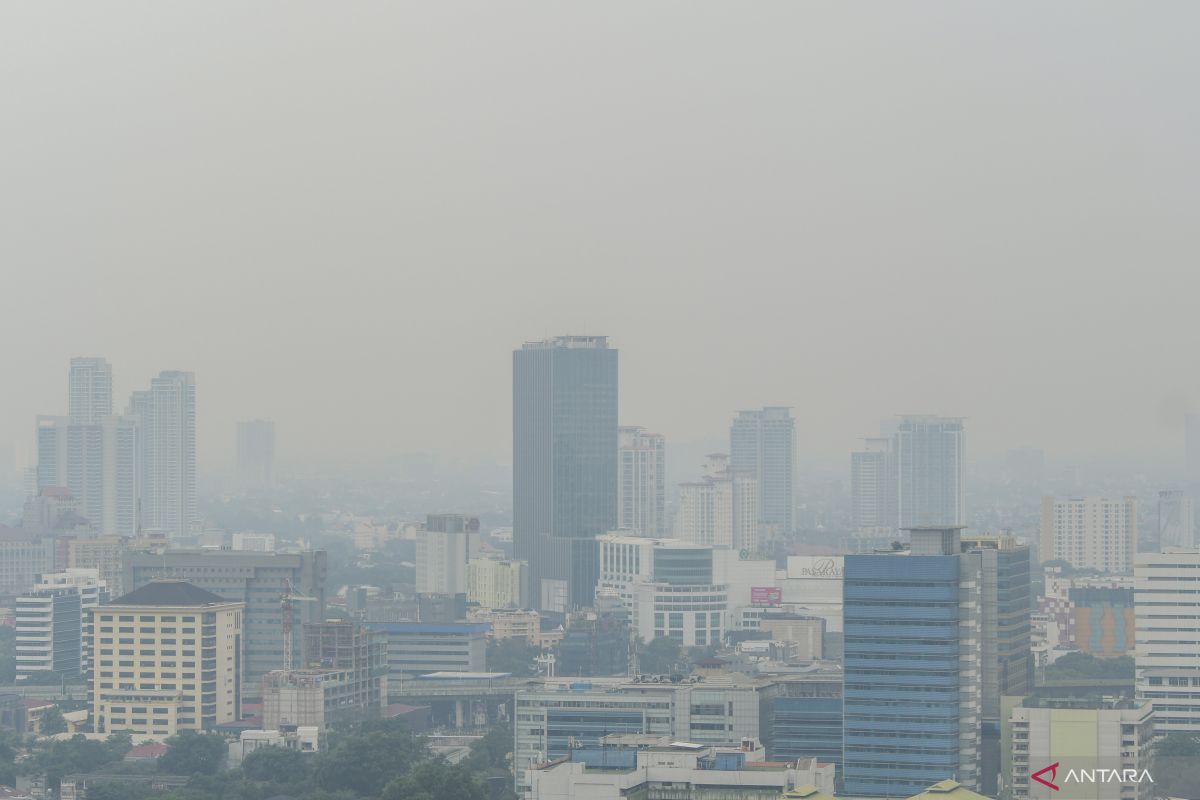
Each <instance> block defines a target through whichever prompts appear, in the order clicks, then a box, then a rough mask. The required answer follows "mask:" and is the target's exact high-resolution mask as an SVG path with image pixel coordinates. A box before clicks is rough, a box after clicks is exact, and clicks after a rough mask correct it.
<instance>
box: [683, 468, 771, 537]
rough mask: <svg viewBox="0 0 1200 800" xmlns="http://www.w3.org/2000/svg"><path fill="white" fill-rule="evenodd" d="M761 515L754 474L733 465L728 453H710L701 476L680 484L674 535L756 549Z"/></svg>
mask: <svg viewBox="0 0 1200 800" xmlns="http://www.w3.org/2000/svg"><path fill="white" fill-rule="evenodd" d="M760 517H761V514H760V512H759V493H758V481H756V480H755V479H754V476H753V474H751V473H749V472H738V471H737V470H735V469H732V468H731V467H730V465H729V456H727V455H725V454H724V453H713V454H711V455H709V457H708V463H707V464H706V465H705V474H704V477H703V478H701V479H700V480H698V481H692V482H690V483H681V484H680V485H679V512H678V513H677V514H676V515H675V538H677V539H682V540H683V541H685V542H693V543H695V544H705V545H712V546H714V547H726V548H732V549H734V550H739V551H741V550H745V551H747V552H748V553H755V552H757V551H758V549H759V536H758V520H759V518H760Z"/></svg>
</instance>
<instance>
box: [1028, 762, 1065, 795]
mask: <svg viewBox="0 0 1200 800" xmlns="http://www.w3.org/2000/svg"><path fill="white" fill-rule="evenodd" d="M1047 772H1049V773H1050V780H1046V779H1045V778H1043V777H1042V776H1043V775H1045V774H1046V773H1047ZM1029 777H1031V778H1033V779H1034V780H1035V781H1037V782H1038V783H1040V784H1041V785H1042V786H1049V787H1050V788H1051V789H1053V790H1054V791H1056V792H1057V791H1058V787H1057V786H1055V785H1054V780H1055V779H1056V778H1058V762H1057V761H1055V762H1054V763H1053V764H1051V765H1050V766H1048V767H1042V768H1041V769H1039V770H1038V771H1037V772H1035V773H1033V774H1032V775H1030V776H1029Z"/></svg>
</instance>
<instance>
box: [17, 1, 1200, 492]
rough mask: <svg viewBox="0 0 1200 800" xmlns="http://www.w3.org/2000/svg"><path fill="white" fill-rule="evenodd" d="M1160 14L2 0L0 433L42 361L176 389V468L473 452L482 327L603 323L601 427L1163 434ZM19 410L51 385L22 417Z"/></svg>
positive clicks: (1142, 451)
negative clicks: (891, 425) (915, 427)
mask: <svg viewBox="0 0 1200 800" xmlns="http://www.w3.org/2000/svg"><path fill="white" fill-rule="evenodd" d="M1197 16H1200V12H1198V11H1197V9H1196V8H1195V7H1194V6H1191V5H1189V4H1171V3H1165V4H1155V6H1154V7H1153V9H1152V10H1147V9H1142V8H1134V7H1131V6H1127V5H1121V4H1079V3H1060V4H1053V5H1052V6H1050V7H1046V6H1044V5H1042V4H1035V3H1018V4H1005V5H1004V6H1003V7H996V6H988V7H984V6H977V5H968V4H957V3H932V2H931V3H903V4H887V5H885V6H883V7H878V8H872V9H870V11H869V13H868V12H867V11H866V10H865V9H864V8H862V7H858V6H856V5H854V4H840V3H805V4H791V3H765V4H754V6H753V7H750V8H747V7H744V6H742V5H740V4H719V3H700V4H695V3H652V4H636V3H619V4H603V5H598V4H593V5H579V4H570V5H562V4H539V3H513V4H508V3H505V4H496V5H491V4H487V5H481V4H460V3H448V4H442V3H425V4H418V3H401V4H384V5H379V6H371V7H367V6H362V7H358V8H357V9H355V10H354V11H353V12H347V11H346V10H345V9H342V8H338V7H335V6H330V5H327V4H318V3H297V4H290V5H289V6H288V9H287V13H286V14H283V13H281V11H280V9H279V8H278V7H275V6H268V5H257V4H242V3H206V4H196V3H192V4H168V5H160V6H153V7H137V6H134V5H125V4H110V3H104V4H87V5H85V6H83V7H78V6H74V5H70V4H60V3H37V4H21V5H13V6H10V7H9V8H8V9H6V11H5V13H4V18H5V22H4V25H3V26H2V29H0V53H3V55H2V56H0V57H2V58H3V64H4V69H3V73H4V75H5V77H4V78H3V80H4V82H5V84H6V91H5V96H6V98H7V100H6V102H5V103H4V106H3V108H2V109H0V118H2V119H3V128H4V130H5V131H6V135H5V139H6V142H7V146H6V147H5V148H4V153H3V155H0V158H2V159H3V173H4V175H5V180H4V182H3V183H4V185H3V188H0V202H3V211H4V213H3V216H2V219H3V222H0V225H3V229H2V230H3V241H4V252H5V256H6V257H5V262H6V264H7V266H6V268H5V270H4V272H5V275H6V277H5V281H4V292H3V294H2V296H0V297H2V299H0V304H2V305H0V320H2V321H0V325H2V326H3V327H2V329H0V330H2V332H3V335H4V338H5V340H6V341H8V342H9V343H10V345H9V347H7V348H6V355H7V358H6V370H7V374H9V375H10V376H11V378H10V379H11V380H13V381H15V382H16V383H18V384H19V385H20V386H21V391H20V392H6V393H5V398H4V401H3V403H2V404H0V409H2V410H3V413H2V414H0V442H5V441H7V442H11V443H12V444H13V446H14V447H15V448H16V453H17V457H18V459H20V460H28V458H29V457H30V456H31V447H32V442H31V438H30V425H29V420H30V419H32V417H33V415H35V414H36V413H47V404H48V400H49V398H51V397H53V396H55V394H56V392H57V391H58V389H59V386H60V384H61V383H62V379H63V374H64V364H65V363H66V362H67V360H68V359H69V358H71V357H73V356H77V355H94V354H95V355H103V356H104V357H106V358H108V360H109V361H110V362H112V363H113V365H114V382H115V385H116V386H117V387H119V388H120V392H119V393H120V394H122V395H123V394H125V393H126V392H127V391H128V390H130V389H132V388H134V386H135V385H138V384H140V383H143V382H145V381H146V380H148V379H149V378H150V376H152V375H153V374H155V373H156V372H157V371H158V370H159V369H162V368H164V367H169V368H176V369H185V370H190V371H194V372H195V373H196V374H197V377H198V381H199V383H200V389H199V394H198V403H199V406H200V408H201V409H202V410H203V413H201V414H200V415H199V416H198V421H197V425H198V434H199V438H198V449H199V459H200V464H201V468H202V469H219V468H224V467H226V466H227V465H229V464H231V463H232V459H233V454H232V437H231V435H230V434H229V431H230V430H231V429H232V426H233V423H234V421H235V420H237V419H240V418H242V417H245V416H269V417H271V418H273V419H275V420H276V422H277V425H278V426H279V429H280V431H281V432H283V431H286V434H287V436H286V445H283V444H282V443H281V448H280V458H281V459H283V460H286V461H287V462H288V463H296V464H302V465H303V464H311V463H314V462H316V463H319V462H323V461H330V462H334V463H338V462H345V461H363V460H368V461H369V460H374V459H379V458H384V457H387V456H392V455H395V454H399V453H409V452H421V453H437V454H439V455H441V456H442V457H445V458H448V459H455V460H462V461H467V462H475V461H480V460H482V461H496V462H505V461H507V460H508V459H509V457H510V455H511V447H512V442H511V431H510V429H509V428H510V422H511V411H510V408H511V406H510V403H511V398H510V392H509V390H508V381H509V376H508V371H509V368H510V364H509V350H511V348H512V347H513V346H515V345H518V344H519V343H520V342H523V341H526V340H531V339H540V338H544V337H546V336H549V335H556V334H559V333H582V334H597V333H599V334H605V335H608V336H610V337H611V338H612V340H613V342H614V344H615V345H616V346H618V347H620V349H621V412H620V416H621V421H622V424H626V423H630V424H633V423H636V424H644V425H648V426H650V427H652V428H654V429H655V430H658V431H660V432H662V433H664V434H665V435H667V436H668V437H669V438H670V439H671V440H672V441H677V442H684V441H705V440H711V439H716V438H719V437H720V436H721V435H722V431H723V429H724V427H725V426H726V425H727V424H728V420H727V417H728V414H729V411H730V410H731V409H736V408H743V407H754V406H760V405H765V404H777V405H789V406H792V407H793V408H794V409H795V410H796V415H797V420H798V428H797V445H798V457H799V458H800V460H801V461H802V462H809V461H812V462H816V463H819V464H823V465H827V466H833V467H836V466H838V465H840V464H841V463H843V459H844V456H843V454H844V452H845V451H846V449H847V448H848V447H850V446H852V445H853V444H854V443H855V441H856V440H857V438H858V437H861V436H863V435H869V434H871V433H872V432H873V428H874V426H875V425H876V424H877V420H878V419H880V418H885V417H890V416H892V415H894V414H897V413H909V412H914V411H915V412H922V413H923V412H930V413H942V414H955V415H961V416H965V417H968V418H969V419H970V427H971V432H972V438H971V446H970V451H969V458H974V457H981V458H983V457H998V456H1001V455H1003V453H1004V452H1005V450H1006V449H1009V448H1011V447H1016V446H1037V447H1040V448H1043V449H1044V450H1045V451H1046V452H1047V455H1048V456H1050V457H1054V458H1057V459H1061V460H1064V461H1066V462H1072V463H1073V462H1078V461H1090V460H1094V459H1103V460H1107V461H1121V460H1131V461H1136V462H1139V463H1147V462H1149V463H1154V462H1161V463H1164V464H1168V465H1175V464H1177V463H1179V462H1181V459H1182V450H1181V448H1180V446H1179V437H1180V435H1181V426H1182V415H1183V413H1184V412H1185V411H1188V410H1194V409H1195V408H1196V407H1198V405H1200V379H1198V378H1197V376H1196V371H1195V370H1194V369H1191V368H1189V367H1188V364H1189V362H1190V361H1191V360H1192V358H1191V347H1192V344H1193V342H1194V341H1195V339H1196V334H1197V325H1198V324H1200V323H1197V321H1196V318H1195V315H1194V314H1193V313H1192V306H1193V298H1194V296H1195V294H1196V291H1197V290H1198V289H1200V286H1198V283H1200V277H1198V276H1197V271H1196V269H1195V268H1194V261H1195V256H1196V246H1195V241H1194V236H1193V235H1192V233H1193V232H1192V228H1193V227H1194V218H1195V213H1196V207H1197V197H1196V185H1197V177H1198V175H1197V171H1198V169H1200V164H1198V163H1197V158H1196V150H1195V147H1194V143H1195V140H1196V136H1197V133H1198V131H1197V125H1198V123H1200V119H1198V115H1197V112H1196V108H1195V105H1194V104H1192V103H1188V102H1186V101H1185V98H1186V97H1188V96H1189V95H1190V94H1191V93H1192V87H1193V83H1194V80H1195V77H1196V71H1197V59H1198V56H1197V54H1196V53H1195V51H1194V48H1192V47H1191V45H1190V41H1189V34H1188V32H1189V31H1190V30H1191V29H1192V28H1193V24H1194V23H1196V22H1198V21H1200V20H1197V19H1196V17H1197ZM51 410H53V409H51Z"/></svg>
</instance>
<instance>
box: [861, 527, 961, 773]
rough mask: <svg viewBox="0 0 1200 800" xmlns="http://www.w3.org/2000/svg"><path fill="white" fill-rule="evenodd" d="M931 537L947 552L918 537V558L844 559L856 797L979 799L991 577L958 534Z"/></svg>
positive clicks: (939, 533) (952, 531) (950, 532)
mask: <svg viewBox="0 0 1200 800" xmlns="http://www.w3.org/2000/svg"><path fill="white" fill-rule="evenodd" d="M929 533H930V534H931V535H930V536H929V537H925V538H926V541H929V540H936V541H940V542H941V544H940V546H931V547H924V546H918V540H917V538H916V537H915V536H914V548H913V553H914V554H911V555H910V554H895V555H893V554H886V555H884V554H881V555H849V556H846V557H845V562H844V564H845V576H844V579H843V593H844V631H845V642H844V649H845V658H844V670H845V688H844V724H843V744H844V761H843V775H844V781H845V790H846V793H847V794H849V795H854V796H863V797H894V796H897V795H903V794H906V793H909V792H911V793H916V792H919V791H921V790H922V789H924V788H925V787H927V786H929V785H931V784H933V783H936V782H938V781H941V780H945V779H948V778H953V779H955V780H957V781H958V782H959V783H961V784H963V785H965V786H967V787H968V788H972V789H973V788H977V786H978V783H979V780H980V775H979V769H980V766H979V762H980V748H981V744H982V733H983V729H982V708H981V705H982V675H981V673H982V669H983V666H982V647H981V639H982V635H983V631H982V619H981V612H980V608H981V603H982V583H983V580H982V574H981V573H982V569H981V566H980V562H979V559H978V558H973V557H971V556H970V554H964V553H961V552H960V549H961V544H960V541H959V539H958V531H957V529H949V530H946V531H930V532H929ZM943 534H944V535H943ZM937 550H940V551H941V552H940V554H934V552H935V551H937ZM918 552H926V553H929V554H925V555H920V554H915V553H918Z"/></svg>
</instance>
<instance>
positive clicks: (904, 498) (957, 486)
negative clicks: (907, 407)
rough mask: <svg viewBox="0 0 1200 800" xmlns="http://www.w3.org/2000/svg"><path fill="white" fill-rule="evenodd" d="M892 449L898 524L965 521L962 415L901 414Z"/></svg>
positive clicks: (949, 523)
mask: <svg viewBox="0 0 1200 800" xmlns="http://www.w3.org/2000/svg"><path fill="white" fill-rule="evenodd" d="M892 453H893V458H894V465H895V466H894V469H895V483H896V515H897V519H898V523H897V526H898V527H899V528H902V529H906V528H914V527H921V526H930V525H932V526H938V525H966V524H967V522H966V508H965V505H964V502H963V482H962V467H963V424H962V419H961V418H960V417H935V416H921V415H909V416H904V417H901V418H900V422H899V424H898V425H897V426H896V431H895V433H894V434H893V436H892Z"/></svg>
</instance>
